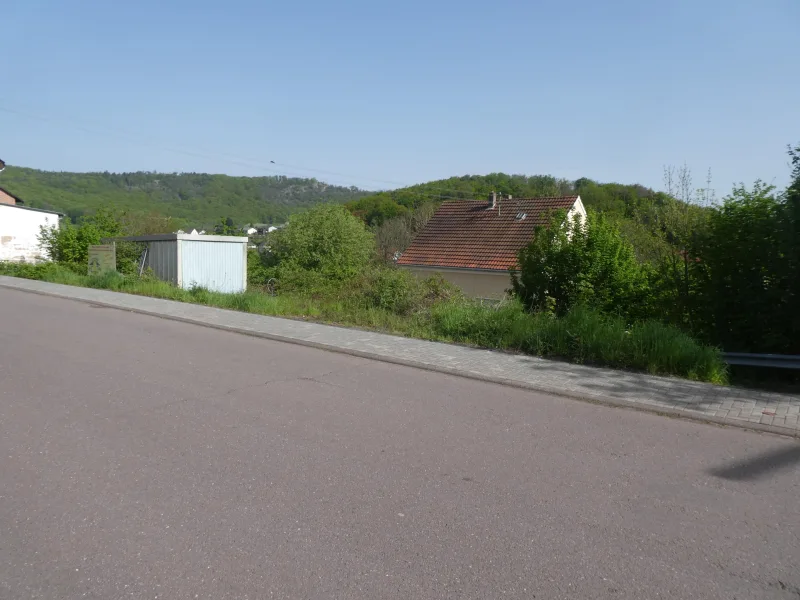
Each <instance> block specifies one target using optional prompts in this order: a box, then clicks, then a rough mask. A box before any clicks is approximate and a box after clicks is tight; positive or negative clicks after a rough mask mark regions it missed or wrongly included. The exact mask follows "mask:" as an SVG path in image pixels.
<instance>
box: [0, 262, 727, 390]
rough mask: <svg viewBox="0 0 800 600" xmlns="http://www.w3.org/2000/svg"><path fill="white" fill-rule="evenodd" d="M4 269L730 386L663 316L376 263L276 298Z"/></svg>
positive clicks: (126, 278)
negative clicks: (470, 295) (420, 276)
mask: <svg viewBox="0 0 800 600" xmlns="http://www.w3.org/2000/svg"><path fill="white" fill-rule="evenodd" d="M0 274H3V275H11V276H16V277H26V278H30V279H39V280H42V281H50V282H53V283H62V284H67V285H76V286H85V287H93V288H101V289H108V290H113V291H119V292H126V293H131V294H140V295H146V296H152V297H157V298H166V299H170V300H177V301H181V302H191V303H195V304H204V305H208V306H215V307H219V308H225V309H230V310H239V311H245V312H250V313H256V314H263V315H272V316H282V317H292V318H301V319H308V320H314V321H319V322H323V323H332V324H338V325H345V326H353V327H363V328H369V329H375V330H379V331H385V332H388V333H394V334H398V335H404V336H409V337H418V338H423V339H430V340H439V341H448V342H457V343H464V344H470V345H475V346H481V347H486V348H499V349H506V350H513V351H518V352H524V353H528V354H533V355H537V356H544V357H552V358H561V359H566V360H570V361H573V362H578V363H586V364H595V365H604V366H609V367H615V368H621V369H633V370H640V371H646V372H649V373H653V374H662V375H676V376H680V377H686V378H689V379H695V380H699V381H708V382H712V383H720V384H722V383H726V382H727V371H726V367H725V364H724V363H723V362H722V360H721V356H720V353H719V351H718V350H717V349H716V348H713V347H709V346H703V345H701V344H698V343H697V342H696V341H695V340H693V339H692V338H691V337H689V336H688V335H686V334H684V333H682V332H680V331H679V330H677V329H675V328H674V327H670V326H667V325H664V324H661V323H658V322H655V321H642V322H637V323H632V324H627V323H626V322H625V321H624V320H623V319H621V318H619V317H613V316H608V315H602V314H600V313H599V312H597V311H595V310H591V309H588V308H586V307H583V306H578V307H575V308H573V309H572V310H570V311H569V312H568V313H566V314H565V315H564V316H561V317H556V316H553V315H551V314H547V313H530V312H527V311H525V310H524V308H523V306H522V305H521V304H520V303H518V302H516V301H509V302H507V303H504V304H501V305H499V306H492V305H485V304H481V303H479V302H475V301H471V300H469V299H466V298H464V297H463V296H462V295H461V294H459V293H458V292H457V290H455V289H453V288H452V287H450V286H448V285H447V284H446V283H445V282H443V281H441V280H439V279H429V280H426V281H420V280H417V279H415V278H414V277H413V276H412V275H410V274H409V273H407V272H405V271H401V270H398V269H395V268H391V267H374V268H372V269H369V270H367V272H365V273H363V274H362V275H360V276H359V277H356V278H353V279H351V280H349V282H348V284H347V285H346V286H334V287H328V288H327V289H324V290H320V289H317V290H314V291H310V292H306V293H304V292H301V291H297V290H287V291H282V292H280V293H278V294H277V295H274V296H273V295H270V294H268V293H266V292H265V291H263V290H262V289H259V288H256V289H250V290H248V291H247V292H245V293H243V294H220V293H214V292H209V291H208V290H205V289H193V290H182V289H179V288H177V287H175V286H173V285H170V284H168V283H165V282H163V281H159V280H156V279H154V278H152V277H142V278H140V277H136V276H133V275H120V274H118V273H113V272H111V273H106V274H104V275H101V276H87V275H84V274H81V273H77V272H75V270H73V269H70V268H67V267H65V266H63V265H58V264H53V263H46V264H40V265H19V264H10V263H0Z"/></svg>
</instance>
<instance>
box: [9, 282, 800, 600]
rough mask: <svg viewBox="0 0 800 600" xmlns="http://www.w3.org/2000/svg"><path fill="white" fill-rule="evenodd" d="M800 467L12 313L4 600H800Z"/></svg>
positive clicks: (659, 429) (115, 317)
mask: <svg viewBox="0 0 800 600" xmlns="http://www.w3.org/2000/svg"><path fill="white" fill-rule="evenodd" d="M798 567H800V444H798V443H797V442H795V441H792V440H788V439H783V438H780V437H776V436H771V435H766V434H757V433H753V432H748V431H742V430H738V429H725V428H721V427H717V426H712V425H703V424H698V423H693V422H688V421H680V420H676V419H671V418H666V417H660V416H657V415H653V414H648V413H640V412H635V411H629V410H624V409H616V408H608V407H603V406H596V405H593V404H589V403H583V402H578V401H572V400H566V399H563V398H556V397H550V396H546V395H540V394H535V393H531V392H527V391H523V390H518V389H513V388H509V387H504V386H499V385H494V384H487V383H481V382H477V381H473V380H467V379H461V378H458V377H451V376H447V375H442V374H437V373H431V372H427V371H421V370H416V369H411V368H406V367H400V366H396V365H389V364H385V363H380V362H373V361H369V360H365V359H360V358H354V357H351V356H346V355H342V354H335V353H329V352H324V351H320V350H315V349H311V348H306V347H302V346H295V345H290V344H282V343H277V342H272V341H267V340H263V339H257V338H251V337H247V336H243V335H238V334H233V333H227V332H222V331H218V330H214V329H208V328H204V327H199V326H195V325H189V324H184V323H177V322H173V321H167V320H162V319H158V318H154V317H147V316H142V315H137V314H133V313H127V312H123V311H119V310H114V309H107V308H100V307H93V306H91V305H87V304H82V303H78V302H71V301H67V300H60V299H54V298H48V297H44V296H39V295H35V294H27V293H23V292H19V291H11V290H7V289H0V598H2V599H3V600H5V599H17V598H53V599H59V600H63V599H72V598H98V599H104V600H107V599H116V598H150V599H153V598H165V599H166V598H213V599H221V598H250V599H261V598H314V599H325V600H327V599H332V598H359V599H360V598H363V599H370V600H374V599H379V598H398V599H405V600H407V599H415V598H423V599H427V598H492V599H493V598H539V599H542V598H546V599H550V598H569V599H574V598H591V599H597V598H613V599H623V598H624V599H636V600H641V599H647V598H720V599H726V600H731V599H734V598H736V599H745V598H776V599H777V598H794V599H797V598H800V568H798Z"/></svg>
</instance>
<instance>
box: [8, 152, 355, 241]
mask: <svg viewBox="0 0 800 600" xmlns="http://www.w3.org/2000/svg"><path fill="white" fill-rule="evenodd" d="M0 186H2V187H3V188H5V189H7V190H8V191H9V192H11V193H12V194H15V195H17V196H19V197H20V198H22V199H23V200H25V202H26V204H28V205H29V206H33V207H36V208H45V209H49V210H57V211H60V212H63V213H66V214H67V215H68V216H69V217H70V219H71V220H73V221H76V220H77V219H78V218H79V217H81V216H83V215H85V214H91V213H94V212H95V211H97V209H99V208H101V207H104V208H108V209H110V210H113V211H119V212H122V211H128V212H132V213H158V214H161V215H164V216H170V217H173V218H174V219H176V220H177V221H178V224H179V225H182V226H188V227H201V228H209V227H211V226H212V225H213V224H215V223H217V222H219V220H220V219H221V218H230V219H232V220H233V221H235V222H236V223H283V222H285V221H286V220H287V219H288V217H289V215H291V214H293V213H295V212H298V211H300V210H303V209H306V208H309V207H311V206H314V205H315V204H319V203H321V202H336V203H342V202H347V201H351V200H354V199H357V198H360V197H361V196H364V195H365V194H366V193H367V192H363V191H361V190H359V189H357V188H355V187H349V188H348V187H339V186H333V185H328V184H326V183H323V182H320V181H317V180H316V179H298V178H290V177H283V176H275V177H230V176H228V175H208V174H204V173H141V172H140V173H119V174H117V173H108V172H105V173H67V172H53V171H39V170H37V169H27V168H22V167H12V166H9V167H7V168H6V170H5V171H4V172H3V174H2V176H0Z"/></svg>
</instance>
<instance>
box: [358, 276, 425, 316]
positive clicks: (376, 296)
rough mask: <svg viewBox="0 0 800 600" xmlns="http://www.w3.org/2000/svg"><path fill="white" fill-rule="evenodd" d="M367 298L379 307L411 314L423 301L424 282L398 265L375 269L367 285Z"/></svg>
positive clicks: (398, 312) (401, 313)
mask: <svg viewBox="0 0 800 600" xmlns="http://www.w3.org/2000/svg"><path fill="white" fill-rule="evenodd" d="M365 288H366V289H365V292H366V294H365V296H366V298H367V299H368V300H369V301H370V302H371V303H372V304H373V305H374V306H375V307H377V308H380V309H383V310H387V311H390V312H393V313H397V314H400V315H407V314H410V313H411V312H412V311H413V310H414V308H416V307H417V306H418V305H419V304H420V303H421V301H422V297H423V295H424V290H423V285H422V282H421V281H420V280H419V279H418V278H417V277H415V276H414V275H413V274H412V273H410V272H408V271H406V270H405V269H398V268H396V267H385V268H378V269H375V270H373V272H372V273H370V275H369V277H368V280H367V282H366V285H365Z"/></svg>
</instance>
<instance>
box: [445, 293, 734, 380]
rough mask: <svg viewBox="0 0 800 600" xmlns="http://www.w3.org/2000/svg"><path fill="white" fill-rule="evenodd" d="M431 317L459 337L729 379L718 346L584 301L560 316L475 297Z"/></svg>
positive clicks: (555, 354) (447, 333)
mask: <svg viewBox="0 0 800 600" xmlns="http://www.w3.org/2000/svg"><path fill="white" fill-rule="evenodd" d="M432 318H433V323H434V327H435V330H436V331H437V332H439V333H440V334H441V335H443V336H444V337H445V338H447V339H451V340H454V341H459V342H466V343H472V344H475V345H478V346H484V347H489V348H507V349H512V350H517V351H521V352H526V353H528V354H535V355H538V356H549V357H560V358H565V359H568V360H571V361H573V362H579V363H587V364H595V365H607V366H612V367H617V368H626V369H637V370H642V371H647V372H649V373H652V374H672V375H680V376H682V377H687V378H689V379H697V380H702V381H710V382H713V383H725V381H726V369H725V365H724V363H723V362H722V358H721V356H720V353H719V351H718V350H716V349H714V348H710V347H705V346H701V345H700V344H698V343H697V342H695V341H694V340H693V339H692V338H691V337H689V336H688V335H686V334H685V333H682V332H681V331H680V330H678V329H676V328H674V327H670V326H668V325H663V324H661V323H658V322H657V321H645V322H640V323H635V324H633V325H630V326H629V325H628V324H627V323H626V321H625V320H624V319H622V318H619V317H613V316H608V315H603V314H601V313H599V312H597V311H594V310H590V309H587V308H585V307H582V306H576V307H575V308H573V309H571V310H570V311H568V312H567V313H566V314H565V315H563V316H562V317H560V318H557V317H554V316H552V315H549V314H547V313H543V312H540V313H534V314H531V313H529V312H527V311H526V310H524V307H523V306H522V305H521V304H518V303H515V302H514V303H508V304H505V305H502V306H500V307H499V308H496V309H493V308H491V307H486V306H481V305H479V304H476V303H456V304H440V305H438V306H436V307H434V309H433V312H432Z"/></svg>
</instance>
